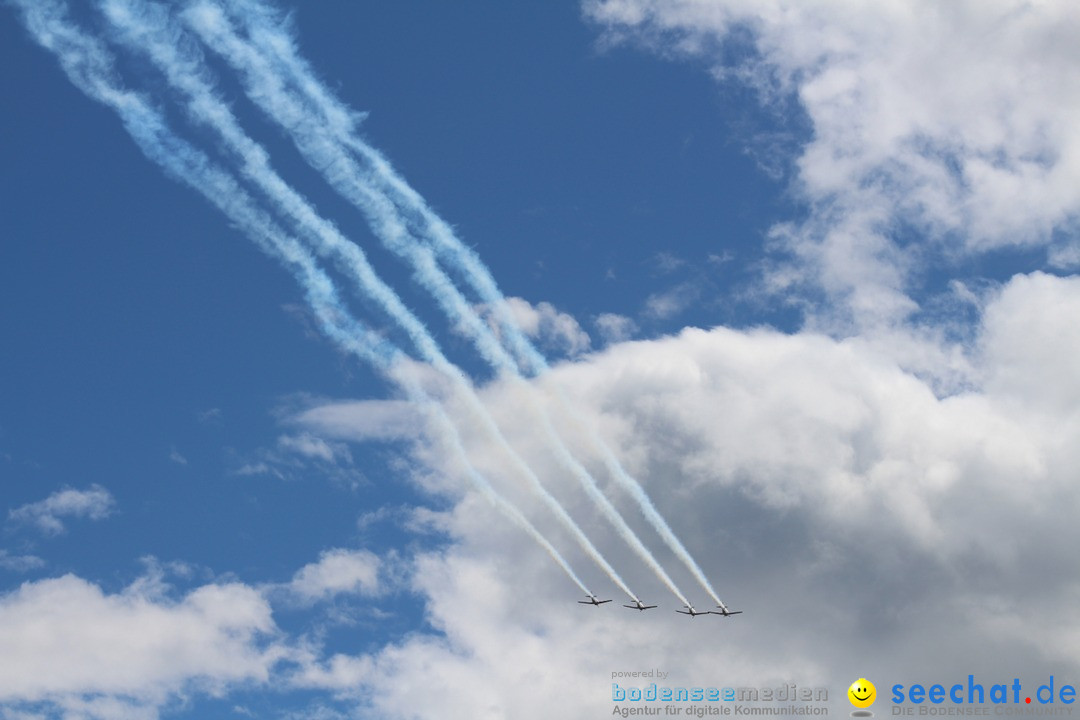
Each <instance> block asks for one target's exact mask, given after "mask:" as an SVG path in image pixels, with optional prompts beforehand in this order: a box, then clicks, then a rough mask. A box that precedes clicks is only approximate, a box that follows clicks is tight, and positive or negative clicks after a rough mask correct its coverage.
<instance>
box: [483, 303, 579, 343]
mask: <svg viewBox="0 0 1080 720" xmlns="http://www.w3.org/2000/svg"><path fill="white" fill-rule="evenodd" d="M506 307H507V309H508V310H509V312H510V315H511V317H513V318H514V321H515V322H516V323H517V326H518V327H519V328H520V329H521V330H522V332H524V333H525V334H526V335H528V336H529V337H531V338H534V339H536V340H539V342H540V344H541V345H543V346H544V347H545V348H546V349H548V350H551V351H553V352H558V353H560V354H564V355H568V356H570V357H574V356H576V355H580V354H581V353H583V352H585V351H586V350H588V349H589V345H590V342H591V341H590V338H589V335H588V333H586V332H585V331H584V330H582V329H581V325H579V324H578V321H577V320H575V319H574V317H573V316H572V315H569V314H567V313H564V312H561V311H559V310H558V309H557V308H556V307H555V306H554V305H552V304H551V303H548V302H541V303H538V304H537V305H533V304H531V303H530V302H529V301H528V300H524V299H522V298H518V297H510V298H506ZM491 325H492V329H494V330H496V331H497V330H498V326H497V324H496V323H494V322H492V323H491Z"/></svg>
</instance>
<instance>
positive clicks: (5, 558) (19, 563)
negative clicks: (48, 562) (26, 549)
mask: <svg viewBox="0 0 1080 720" xmlns="http://www.w3.org/2000/svg"><path fill="white" fill-rule="evenodd" d="M44 566H45V561H44V560H42V559H41V558H39V557H37V556H35V555H12V554H11V553H9V552H8V551H7V550H3V549H0V568H3V569H4V570H11V571H13V572H26V571H27V570H35V569H37V568H40V567H44Z"/></svg>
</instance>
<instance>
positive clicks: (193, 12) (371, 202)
mask: <svg viewBox="0 0 1080 720" xmlns="http://www.w3.org/2000/svg"><path fill="white" fill-rule="evenodd" d="M235 5H236V6H238V7H239V6H242V9H243V10H244V11H245V12H248V11H250V12H253V13H255V14H257V15H258V16H259V19H257V20H252V21H250V22H249V21H248V19H247V18H242V19H241V20H242V22H246V23H248V24H249V28H250V27H251V26H254V27H255V29H252V30H251V35H252V37H253V38H254V37H255V36H256V35H257V34H259V33H264V31H265V28H263V27H262V25H261V23H262V22H264V21H265V22H268V20H267V18H266V16H267V14H268V11H266V10H265V9H263V8H261V7H259V6H255V5H253V4H252V3H249V2H239V3H235ZM185 19H186V20H187V22H188V24H189V26H191V27H192V28H193V29H194V30H195V32H196V33H197V34H199V36H200V37H201V38H202V39H203V41H204V42H205V43H206V44H207V46H208V47H210V48H211V49H212V50H214V51H215V52H217V53H218V54H220V55H222V56H223V57H224V58H225V59H226V60H227V61H228V62H229V63H230V64H232V65H233V66H234V68H235V69H237V70H238V71H239V72H240V73H241V75H243V76H244V77H245V78H246V80H247V82H246V89H247V92H248V95H249V97H250V98H251V99H252V101H253V102H255V103H256V104H257V105H258V106H259V107H261V108H262V109H263V110H264V112H266V113H267V115H269V116H270V117H271V118H272V119H274V120H275V121H276V122H278V123H279V124H280V125H281V126H282V127H284V128H285V129H286V130H288V131H289V132H290V134H291V135H292V136H293V139H294V141H295V142H296V144H297V146H298V148H299V149H300V150H301V152H302V153H303V154H304V155H305V157H306V158H307V160H308V163H309V164H310V165H312V166H313V167H315V168H316V169H320V168H331V170H330V171H329V172H327V173H326V176H327V179H328V181H329V182H330V184H331V185H332V186H333V187H334V188H335V189H337V190H338V191H339V192H340V193H341V194H342V195H344V196H345V197H346V198H347V199H349V200H350V201H351V202H353V203H354V204H355V205H357V206H358V207H359V208H360V209H361V210H362V211H363V212H364V214H365V215H366V216H367V217H368V218H369V221H370V222H371V223H372V225H373V229H374V230H375V232H376V235H378V236H379V237H380V239H382V240H383V242H384V243H385V244H386V245H387V246H388V248H389V249H391V250H392V251H393V252H395V253H397V254H398V255H400V256H403V257H404V258H405V259H407V260H408V261H409V262H410V263H412V265H413V268H414V272H415V277H416V279H417V280H418V281H419V282H420V283H421V284H422V285H423V286H424V287H425V288H427V289H428V290H429V291H430V292H431V293H432V295H433V297H435V299H436V301H437V302H438V303H439V305H440V306H441V307H442V308H443V310H444V311H445V312H446V314H447V315H448V317H449V318H450V319H451V320H452V321H455V322H457V323H458V324H459V325H460V326H461V328H462V329H463V330H464V331H465V332H466V333H468V334H469V335H470V337H472V338H473V340H474V342H475V343H476V345H477V349H478V350H479V351H480V353H481V355H482V356H484V358H485V359H486V360H487V361H488V362H489V363H490V364H491V365H492V367H494V368H496V369H497V370H503V371H505V372H507V373H508V375H509V376H510V377H513V376H515V375H518V367H517V363H516V362H515V360H514V359H513V358H512V357H511V356H510V355H508V354H507V353H506V351H505V350H504V349H503V347H502V345H501V344H500V343H499V341H498V339H497V338H496V337H495V335H494V334H493V333H492V332H491V330H490V329H489V328H488V327H487V326H486V324H485V323H484V322H483V320H482V319H481V318H480V317H479V315H478V314H477V313H476V311H475V310H474V309H473V307H472V306H471V304H470V303H469V302H468V301H467V300H466V299H465V298H464V296H462V295H461V293H460V292H459V291H458V289H457V288H456V286H454V284H453V282H452V281H451V280H450V279H449V278H448V277H447V276H446V275H445V273H443V272H442V270H441V269H440V268H439V267H438V265H437V263H436V260H435V257H434V255H433V253H432V251H431V249H430V248H428V247H427V246H426V245H420V244H418V243H416V242H413V241H411V240H410V239H409V238H408V237H407V236H404V235H403V234H401V233H399V232H394V233H392V234H390V235H387V234H386V232H385V228H386V227H387V225H388V224H393V225H394V226H395V229H396V228H397V227H400V222H399V221H398V220H397V212H396V210H397V208H396V206H394V205H393V204H391V203H388V202H387V199H386V197H385V195H384V194H382V193H381V192H373V190H372V186H371V182H370V180H369V179H368V177H367V175H368V173H365V172H363V171H361V170H360V168H359V167H357V165H356V163H355V162H354V161H353V159H352V157H351V156H350V154H349V153H347V152H345V151H344V150H343V149H342V144H343V143H342V142H341V139H340V138H338V137H337V136H336V133H335V132H329V131H327V129H326V125H327V124H328V123H329V122H330V121H329V120H328V118H331V117H333V118H335V120H334V121H333V122H332V123H331V125H332V126H333V127H339V128H340V127H342V126H344V127H351V123H352V120H351V117H352V116H350V114H349V113H348V112H347V111H345V110H344V109H342V108H341V107H340V105H334V106H332V107H330V108H329V109H326V108H318V107H317V108H315V110H317V111H318V114H319V115H321V116H322V117H323V118H324V119H323V122H322V123H321V124H319V125H316V124H315V123H314V122H312V119H311V109H310V108H309V107H308V106H309V105H310V104H311V103H310V102H304V101H303V100H298V99H297V93H296V91H294V90H292V89H290V88H289V87H287V86H286V84H285V82H283V81H282V79H281V77H280V76H279V75H278V74H277V73H276V72H275V71H274V70H273V69H272V68H271V67H270V62H271V61H272V59H273V58H274V57H275V51H276V50H278V49H279V48H282V47H283V46H284V44H289V48H288V49H289V51H290V52H291V39H290V38H288V37H287V36H286V35H283V34H280V33H279V34H278V35H277V36H274V37H271V38H268V37H267V36H266V35H265V34H263V35H261V36H260V37H262V40H263V43H264V45H263V46H260V51H259V52H256V51H254V50H253V49H252V47H251V46H250V45H248V44H247V43H245V42H244V41H243V40H242V39H240V38H239V37H238V36H237V35H236V34H235V32H234V31H233V30H232V29H231V27H229V21H228V19H226V18H225V17H224V14H223V13H222V11H221V8H220V7H218V6H217V5H214V4H209V3H206V2H198V3H195V4H193V5H191V6H190V7H189V9H188V10H187V11H186V12H185ZM289 57H291V58H293V59H295V54H292V55H289ZM287 59H288V58H287ZM301 70H302V71H306V67H305V68H301ZM286 72H287V73H288V74H289V75H290V76H292V80H293V84H294V85H296V86H299V87H301V88H304V89H305V90H306V92H305V94H307V95H308V96H309V97H310V96H311V94H312V93H314V96H315V97H316V98H319V97H326V96H328V93H324V92H322V91H321V90H320V87H321V86H320V85H319V84H318V81H317V80H316V79H315V78H313V77H312V76H310V74H306V73H305V74H303V75H297V74H296V73H295V72H291V71H289V70H288V68H286ZM349 147H351V148H353V149H356V148H368V146H367V145H366V144H364V143H362V142H361V141H354V142H351V143H350V144H349ZM369 150H370V149H369ZM370 156H371V157H375V158H376V159H377V160H378V161H379V162H380V163H381V165H382V167H383V168H385V170H383V174H386V173H387V172H388V173H389V175H390V177H391V178H392V179H397V176H396V174H394V173H393V171H392V169H391V168H390V167H389V164H388V163H386V162H385V160H382V159H381V157H380V156H378V155H377V153H374V151H371V152H370ZM397 180H398V182H397V185H398V186H399V188H402V189H403V190H401V191H400V192H398V194H399V195H400V194H401V192H405V191H407V192H408V193H409V198H411V199H412V200H411V201H414V202H418V203H419V204H420V205H421V207H423V208H425V209H426V208H427V206H426V204H424V203H423V200H422V198H420V197H419V196H418V195H417V194H416V193H415V192H414V191H412V190H411V188H409V187H408V185H407V184H405V183H404V181H402V180H400V179H397ZM427 212H428V214H429V215H430V216H431V217H435V218H436V219H437V217H436V216H434V213H431V212H430V210H428V211H427ZM438 222H439V223H440V224H441V223H442V221H441V220H439V221H438ZM443 227H445V225H444V224H443ZM449 237H450V238H452V239H453V240H454V241H455V242H458V241H457V240H456V238H454V237H453V235H452V234H450V236H449ZM458 245H459V246H460V242H458ZM462 247H463V246H462ZM467 252H468V254H470V256H472V257H473V258H474V259H475V260H476V262H477V264H479V266H480V267H481V268H482V267H483V266H482V263H479V260H478V258H475V256H474V255H472V253H471V251H467ZM484 273H485V275H486V276H487V277H489V278H490V275H489V274H487V272H486V270H484ZM492 289H493V291H494V292H495V293H496V294H498V288H497V286H495V285H494V281H492ZM498 297H499V301H498V302H493V303H489V304H490V305H491V306H492V307H493V309H494V310H495V311H496V312H499V311H500V310H504V306H505V301H504V299H503V298H502V295H501V294H498ZM510 328H511V329H510V331H509V332H507V335H508V336H510V337H517V338H519V339H521V340H524V339H523V337H522V335H521V333H520V331H518V330H516V328H515V327H514V326H512V325H511V326H510ZM524 347H525V348H527V350H528V351H529V353H531V355H532V356H535V357H534V358H532V357H531V358H530V360H529V362H530V363H531V364H534V365H535V364H536V363H543V366H544V367H546V361H545V360H544V359H543V357H542V356H541V355H540V354H539V353H538V352H537V351H536V350H535V348H533V347H532V345H531V344H529V343H528V342H527V340H525V341H524ZM529 397H530V400H533V398H532V396H531V391H530V394H529ZM533 402H534V407H535V409H536V411H537V414H538V416H539V417H541V418H542V421H543V424H544V431H545V435H546V437H547V439H548V441H549V443H550V444H551V445H552V447H553V448H555V450H556V453H557V457H558V459H559V461H560V462H562V463H563V464H564V465H566V467H567V468H568V469H569V470H570V471H571V472H572V473H573V474H574V476H575V477H576V478H577V479H578V480H579V482H580V483H581V485H582V487H583V488H584V489H585V491H586V493H587V494H588V495H589V496H590V498H591V499H592V500H593V502H594V503H596V504H597V506H598V507H599V508H600V509H601V511H602V512H603V513H604V515H605V516H606V517H607V518H608V520H609V521H610V522H611V523H612V524H613V525H614V526H615V528H616V530H617V531H618V532H619V534H620V535H621V536H622V537H623V539H624V540H625V541H626V542H627V543H628V544H629V545H630V546H631V548H632V549H633V550H634V551H635V553H637V554H638V555H639V556H640V557H641V558H642V559H643V560H644V561H645V563H646V564H647V565H648V566H649V567H650V568H651V569H652V570H653V571H654V573H655V574H656V575H657V576H658V577H659V578H660V579H661V581H663V582H664V584H665V585H667V587H668V588H669V589H670V590H671V591H672V592H673V593H674V594H675V595H676V597H678V598H679V599H680V600H682V601H683V602H684V603H685V602H686V598H685V596H684V595H683V594H682V593H681V592H680V591H679V589H678V588H677V587H676V586H675V584H674V582H673V581H672V580H671V578H670V577H669V576H668V575H667V573H666V572H665V571H664V570H663V568H662V567H661V566H660V564H659V563H658V562H657V561H656V559H655V558H654V557H653V556H652V554H651V553H650V552H649V550H648V549H647V548H646V547H645V546H644V544H643V543H642V542H641V541H640V539H639V538H638V537H637V535H636V534H635V533H634V532H633V530H632V529H631V528H630V527H629V526H628V525H627V524H626V522H625V520H624V519H623V518H622V516H621V515H620V514H619V513H618V511H617V510H616V509H615V507H614V506H613V505H612V504H611V502H610V501H609V500H608V499H607V497H606V496H605V495H604V494H603V492H602V491H601V490H600V488H599V487H598V486H597V484H596V481H595V480H594V479H593V478H592V476H591V475H590V474H589V472H588V470H586V469H585V468H584V466H582V465H581V463H580V462H578V461H577V460H576V459H575V458H574V457H573V456H572V455H571V454H570V452H569V451H568V450H567V449H566V447H565V445H564V444H563V442H562V440H561V439H560V438H559V436H558V433H557V431H556V430H555V429H554V427H553V426H552V425H551V423H550V420H549V419H548V418H547V416H546V414H545V413H544V411H543V409H542V408H540V407H539V406H538V405H536V404H535V400H533ZM587 435H588V434H587ZM597 440H598V438H595V433H593V442H594V444H595V443H596V441H597ZM598 449H599V448H598ZM601 454H602V455H603V456H604V457H605V460H614V455H613V454H612V453H611V452H610V451H607V452H606V453H603V452H601ZM616 463H617V461H616ZM617 477H623V478H629V476H628V475H627V474H626V473H625V471H623V472H622V475H621V476H619V475H617ZM630 482H631V483H632V484H633V485H634V486H636V489H637V492H636V493H632V496H633V497H634V498H635V499H636V500H638V502H639V504H642V507H643V512H644V513H645V515H646V517H647V519H649V520H650V522H652V523H653V524H656V523H655V522H654V521H655V520H656V519H658V520H659V527H658V530H660V533H661V536H662V537H664V538H665V540H669V538H668V537H666V536H665V533H664V528H667V525H666V523H664V521H663V519H662V518H660V516H659V513H658V512H657V511H656V510H655V508H654V507H653V506H652V504H651V502H650V501H649V500H648V497H647V496H646V495H645V494H644V490H643V489H641V487H640V485H638V484H637V483H636V482H635V481H633V480H632V479H630ZM642 499H644V504H643V503H642ZM650 511H651V515H650ZM666 535H667V536H670V538H674V534H673V533H672V532H671V530H670V528H667V533H666ZM668 544H669V545H671V544H672V543H670V542H668ZM674 549H675V551H676V554H679V550H680V549H681V551H682V554H684V555H685V556H686V557H687V558H689V553H687V552H686V550H685V548H684V547H682V545H681V543H679V542H678V540H677V539H675V542H674ZM690 565H691V566H692V567H693V568H696V564H695V563H693V560H692V559H690ZM697 575H698V577H699V578H701V579H703V578H704V575H703V574H702V573H701V572H700V570H698V571H697ZM705 586H706V587H708V584H707V581H706V582H705ZM710 591H711V588H710ZM713 594H714V595H715V593H713ZM718 602H719V600H718Z"/></svg>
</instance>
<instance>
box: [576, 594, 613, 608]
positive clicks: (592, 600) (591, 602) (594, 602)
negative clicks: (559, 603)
mask: <svg viewBox="0 0 1080 720" xmlns="http://www.w3.org/2000/svg"><path fill="white" fill-rule="evenodd" d="M586 595H588V596H589V599H588V600H578V602H579V603H581V604H582V605H603V604H604V603H609V602H611V601H610V600H597V599H596V596H595V595H593V594H592V593H586Z"/></svg>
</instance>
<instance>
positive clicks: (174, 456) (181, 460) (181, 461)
mask: <svg viewBox="0 0 1080 720" xmlns="http://www.w3.org/2000/svg"><path fill="white" fill-rule="evenodd" d="M169 460H170V461H172V462H174V463H176V464H177V465H187V464H188V461H187V458H186V457H184V456H183V455H181V454H180V451H179V450H177V449H176V448H175V447H174V448H172V449H171V450H169Z"/></svg>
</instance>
